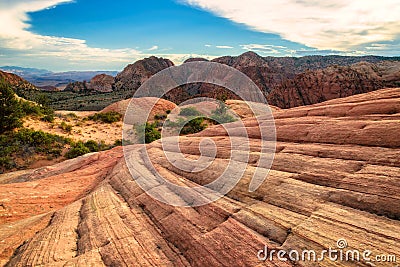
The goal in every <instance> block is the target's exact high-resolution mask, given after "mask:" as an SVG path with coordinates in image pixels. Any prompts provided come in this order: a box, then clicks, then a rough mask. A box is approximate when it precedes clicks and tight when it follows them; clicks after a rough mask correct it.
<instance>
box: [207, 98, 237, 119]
mask: <svg viewBox="0 0 400 267" xmlns="http://www.w3.org/2000/svg"><path fill="white" fill-rule="evenodd" d="M218 105H219V106H218V108H217V109H215V110H213V111H212V112H211V120H213V122H214V123H215V124H221V123H228V122H234V121H235V118H234V117H233V116H231V115H230V114H228V112H227V111H228V109H229V108H228V106H227V105H226V104H225V103H224V102H222V101H220V102H219V104H218Z"/></svg>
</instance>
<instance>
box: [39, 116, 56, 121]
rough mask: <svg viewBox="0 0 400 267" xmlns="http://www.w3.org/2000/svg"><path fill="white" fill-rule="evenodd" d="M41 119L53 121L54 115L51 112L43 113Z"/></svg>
mask: <svg viewBox="0 0 400 267" xmlns="http://www.w3.org/2000/svg"><path fill="white" fill-rule="evenodd" d="M41 120H42V121H45V122H54V115H53V114H48V115H44V116H43V117H42V118H41Z"/></svg>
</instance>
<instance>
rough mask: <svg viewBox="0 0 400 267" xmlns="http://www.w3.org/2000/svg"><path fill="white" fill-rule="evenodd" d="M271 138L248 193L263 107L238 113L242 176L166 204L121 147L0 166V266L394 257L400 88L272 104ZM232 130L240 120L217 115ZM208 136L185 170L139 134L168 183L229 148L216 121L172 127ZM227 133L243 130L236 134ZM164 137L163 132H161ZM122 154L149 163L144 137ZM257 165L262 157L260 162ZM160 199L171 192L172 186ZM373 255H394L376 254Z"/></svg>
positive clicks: (142, 166) (399, 233) (185, 145)
mask: <svg viewBox="0 0 400 267" xmlns="http://www.w3.org/2000/svg"><path fill="white" fill-rule="evenodd" d="M274 117H275V124H276V129H277V141H278V142H277V147H276V155H275V159H274V162H273V166H272V170H271V171H270V173H269V176H268V177H267V179H266V180H265V182H264V183H263V184H262V186H261V187H260V188H259V189H258V190H257V191H255V192H252V193H250V192H248V185H249V182H250V179H251V177H252V175H253V173H254V171H255V170H256V167H257V166H258V161H259V158H260V155H261V151H260V147H259V143H260V130H261V131H262V130H263V127H264V126H265V124H266V122H267V120H268V118H267V117H265V116H264V117H263V116H262V115H261V116H260V117H259V118H260V121H261V124H260V125H258V124H257V123H256V120H255V118H251V117H250V118H248V119H245V120H244V124H245V126H246V130H247V133H248V135H249V137H250V139H249V140H250V141H249V142H250V148H251V153H250V160H249V161H248V164H247V167H246V169H245V173H244V176H243V178H242V179H241V181H240V182H239V183H238V185H237V186H236V187H235V188H234V189H233V190H232V191H231V192H229V193H228V194H227V196H225V197H223V198H221V199H219V200H218V201H216V202H214V203H211V204H208V205H205V206H200V207H174V206H169V205H166V204H163V203H161V202H159V201H156V200H154V199H153V198H151V197H150V196H149V195H147V194H146V193H144V192H143V190H142V189H140V187H139V186H138V185H137V183H136V182H135V181H134V180H133V179H132V178H131V176H130V174H129V172H128V169H127V167H126V163H125V159H124V158H123V157H122V156H123V154H122V149H121V148H115V149H113V150H110V151H107V152H101V153H96V154H90V155H87V156H84V157H81V158H77V159H74V160H70V161H65V162H63V163H60V164H57V165H54V166H51V167H47V168H41V169H37V170H31V171H24V172H19V173H12V174H8V175H7V176H4V175H3V176H0V182H1V183H2V184H1V185H0V223H1V225H0V229H1V231H0V240H1V241H2V242H0V257H1V263H2V264H7V266H140V265H141V266H299V265H300V266H368V265H367V264H366V263H365V262H333V261H328V260H325V261H323V262H319V263H318V265H317V263H313V262H311V263H310V262H299V263H295V262H292V261H285V262H284V261H279V260H278V259H277V258H276V257H274V259H273V260H272V261H265V262H261V261H259V260H258V259H257V252H258V251H259V250H260V249H263V248H264V246H267V247H268V248H269V249H278V248H281V249H285V250H287V251H289V250H291V249H298V250H299V251H301V249H304V248H306V249H314V250H316V251H321V250H323V249H326V248H328V247H333V248H335V247H336V241H337V240H338V239H340V238H346V239H347V242H348V245H349V247H348V248H349V249H359V250H360V251H364V250H365V249H369V250H371V251H372V252H373V254H374V255H376V254H396V255H397V256H398V257H400V248H399V247H398V244H399V243H400V222H399V219H400V201H399V200H400V199H399V198H400V156H399V155H400V139H399V138H398V133H399V131H400V123H399V122H400V89H384V90H379V91H375V92H372V93H368V94H360V95H357V96H353V97H349V98H343V99H336V100H331V101H328V102H325V103H321V104H317V105H313V106H305V107H299V108H293V109H288V110H278V109H276V110H274ZM225 127H227V128H228V129H232V130H233V132H235V131H234V130H235V127H237V123H232V124H227V125H225ZM204 137H208V138H211V139H212V140H213V141H214V142H215V144H216V146H217V149H218V150H217V158H216V159H215V160H214V162H213V164H211V165H210V166H209V167H208V168H207V169H206V170H203V171H201V172H198V173H195V172H184V171H181V170H179V169H177V168H176V167H174V166H173V165H172V164H171V163H170V162H169V161H168V160H167V159H166V158H165V155H164V152H163V150H162V146H161V142H160V141H157V142H154V143H152V144H149V145H147V153H148V155H149V157H150V159H151V162H152V165H153V166H154V167H155V169H156V170H157V171H158V172H159V173H161V174H163V176H165V177H167V178H168V179H169V180H170V181H173V182H174V183H176V184H185V185H188V186H192V185H196V184H206V183H208V182H210V181H212V180H214V179H215V178H216V177H218V175H219V174H221V172H223V170H224V169H225V166H226V165H227V164H228V162H229V160H228V159H229V156H230V155H231V153H241V149H242V148H241V147H235V148H233V149H230V141H229V137H228V136H227V132H226V131H225V130H224V128H223V126H214V127H211V128H208V129H207V130H205V131H203V132H201V133H198V134H195V135H191V136H186V137H181V138H180V148H181V150H182V152H183V153H184V154H185V156H186V157H188V158H193V159H195V158H198V156H199V153H200V151H199V148H198V144H199V143H200V141H201V140H203V138H204ZM230 138H237V139H239V140H240V139H241V138H243V137H242V136H240V135H238V136H235V134H233V135H231V136H230ZM167 145H168V141H167ZM128 149H129V151H130V153H129V154H128V158H127V159H128V160H130V162H133V164H134V166H136V168H137V169H138V170H141V171H143V173H150V174H149V179H150V175H151V172H149V171H148V170H150V168H151V166H150V165H149V162H146V161H144V155H145V154H144V153H145V150H144V148H143V147H142V146H131V147H128ZM259 168H261V169H262V166H261V167H259ZM163 197H164V198H176V199H177V200H178V201H179V197H178V196H177V195H176V194H174V193H173V192H170V194H168V195H164V196H163ZM381 266H393V264H389V263H386V264H383V265H381Z"/></svg>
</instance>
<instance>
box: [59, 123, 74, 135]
mask: <svg viewBox="0 0 400 267" xmlns="http://www.w3.org/2000/svg"><path fill="white" fill-rule="evenodd" d="M59 128H60V129H62V130H63V131H64V132H66V133H71V132H72V125H71V124H67V123H66V122H65V121H63V122H61V123H60V125H59Z"/></svg>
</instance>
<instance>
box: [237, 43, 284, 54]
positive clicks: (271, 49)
mask: <svg viewBox="0 0 400 267" xmlns="http://www.w3.org/2000/svg"><path fill="white" fill-rule="evenodd" d="M240 47H242V49H244V50H250V51H254V52H257V53H260V54H280V53H282V52H287V47H286V46H281V45H270V44H244V45H240Z"/></svg>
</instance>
